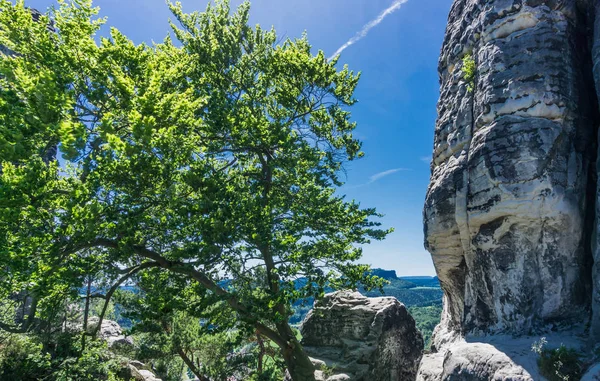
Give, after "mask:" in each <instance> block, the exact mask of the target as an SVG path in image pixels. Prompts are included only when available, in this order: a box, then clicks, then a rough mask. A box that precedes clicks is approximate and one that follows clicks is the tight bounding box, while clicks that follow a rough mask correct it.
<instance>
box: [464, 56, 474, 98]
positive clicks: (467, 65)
mask: <svg viewBox="0 0 600 381" xmlns="http://www.w3.org/2000/svg"><path fill="white" fill-rule="evenodd" d="M462 64H463V65H462V73H463V76H464V78H465V81H466V82H467V90H468V91H469V92H470V93H472V92H473V89H474V88H475V74H476V73H477V66H476V65H475V60H474V59H473V56H472V55H471V54H467V55H465V56H464V57H463V59H462Z"/></svg>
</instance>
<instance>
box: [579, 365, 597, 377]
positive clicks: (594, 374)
mask: <svg viewBox="0 0 600 381" xmlns="http://www.w3.org/2000/svg"><path fill="white" fill-rule="evenodd" d="M581 381H600V363H598V364H594V365H592V366H591V367H590V368H589V369H588V370H587V372H586V373H585V374H584V375H583V377H581Z"/></svg>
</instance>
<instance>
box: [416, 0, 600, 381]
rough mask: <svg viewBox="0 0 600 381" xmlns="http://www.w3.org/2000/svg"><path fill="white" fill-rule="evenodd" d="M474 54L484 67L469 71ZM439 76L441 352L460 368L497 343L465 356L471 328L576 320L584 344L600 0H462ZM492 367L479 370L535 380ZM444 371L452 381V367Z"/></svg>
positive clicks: (559, 325) (437, 346)
mask: <svg viewBox="0 0 600 381" xmlns="http://www.w3.org/2000/svg"><path fill="white" fill-rule="evenodd" d="M465 64H471V65H474V68H475V70H474V73H472V74H474V75H473V78H472V79H471V78H469V76H470V75H469V73H468V72H467V70H465ZM439 75H440V85H441V88H440V100H439V103H438V120H437V124H436V128H435V140H434V153H433V161H432V166H431V182H430V185H429V189H428V192H427V197H426V202H425V208H424V225H425V246H426V248H427V249H428V250H429V251H430V252H431V255H432V258H433V261H434V264H435V267H436V271H437V273H438V276H439V279H440V282H441V285H442V288H443V290H444V294H445V296H444V312H443V316H442V323H441V324H440V325H439V326H438V328H437V329H436V332H435V333H434V337H433V349H434V351H438V352H439V353H442V354H443V356H446V359H445V360H443V359H442V360H443V362H444V366H447V367H449V368H452V367H453V365H452V364H453V361H454V363H456V361H455V360H456V359H457V358H461V359H463V360H464V359H466V358H468V357H469V355H466V354H465V353H470V354H471V355H472V354H473V353H476V352H477V351H479V355H480V356H481V354H482V353H486V351H487V350H488V349H489V348H487V347H485V348H484V347H482V348H479V349H476V348H474V347H471V348H470V349H468V350H466V351H463V352H464V353H463V354H460V353H459V352H460V351H461V350H463V349H461V348H460V345H462V344H459V343H461V342H463V341H464V339H465V338H466V339H467V341H469V340H471V341H472V339H469V338H472V337H483V336H489V335H502V334H507V335H511V336H510V337H514V336H515V335H516V336H523V335H534V334H541V333H543V332H546V331H547V330H549V329H555V330H561V329H574V327H575V326H577V325H578V324H579V323H581V324H579V325H580V326H581V327H582V329H583V330H584V331H583V333H582V339H581V340H580V342H581V341H582V340H583V341H585V340H587V337H588V335H590V336H589V337H590V338H591V340H589V341H587V344H588V346H589V345H591V344H594V343H595V342H596V341H597V340H598V338H600V241H599V240H597V239H596V236H597V230H598V227H599V226H600V223H599V221H600V220H599V218H598V216H600V213H599V212H598V206H600V200H598V197H600V191H599V190H598V184H597V178H598V176H597V168H598V167H597V165H596V160H597V158H598V153H597V151H598V144H597V140H598V127H599V125H600V117H599V115H600V113H599V103H598V94H600V2H599V1H591V0H590V1H584V0H546V1H542V0H455V1H454V4H453V6H452V9H451V11H450V16H449V20H448V27H447V30H446V37H445V40H444V44H443V47H442V52H441V56H440V60H439ZM580 344H581V343H580ZM478 345H484V344H478ZM452 346H454V347H452ZM519 350H520V349H519ZM490 351H491V352H490ZM490 351H487V352H488V353H490V355H489V356H487V360H486V361H492V362H494V361H495V362H500V363H504V364H507V363H508V362H506V361H501V360H499V359H500V357H502V355H506V353H507V352H506V351H503V350H501V349H499V348H498V347H497V346H493V350H491V349H490ZM493 351H496V352H497V353H496V352H493ZM492 352H493V353H492ZM517 352H518V351H517ZM457 353H458V354H457ZM443 356H442V357H443ZM453 356H454V357H453ZM457 356H458V357H457ZM509 357H510V358H508V360H507V361H509V362H511V361H513V360H515V357H514V356H512V355H511V356H509ZM453 359H454V360H453ZM430 360H432V358H428V359H425V360H424V361H430ZM442 360H440V359H439V358H437V360H436V361H438V362H439V361H442ZM457 361H458V360H457ZM461 361H462V360H461ZM459 362H460V361H459ZM469 362H470V363H471V364H477V363H479V364H480V365H481V364H482V361H479V362H478V360H476V359H470V360H469V361H467V360H464V361H463V363H464V364H468V363H469ZM484 362H485V361H484ZM430 365H431V364H430ZM438 365H439V366H441V365H440V364H438ZM439 366H438V368H439ZM422 368H423V366H422ZM459 368H460V367H459ZM491 368H493V369H492V370H490V369H491ZM491 368H490V369H488V370H482V369H479V370H474V374H475V373H476V374H477V376H476V377H475V376H474V377H475V378H468V379H482V380H483V379H511V380H512V379H523V380H526V379H532V377H533V379H537V378H536V376H535V375H532V374H529V373H531V372H529V373H528V374H525V373H527V372H525V373H523V374H524V375H522V376H518V373H519V372H521V370H515V371H514V372H513V373H514V374H513V373H510V372H509V373H510V374H513V375H512V376H510V377H509V378H502V377H504V376H502V377H500V376H498V374H499V375H502V374H508V373H503V372H504V371H503V370H502V369H501V368H502V367H495V368H494V367H491ZM438 370H439V369H438ZM513 370H514V369H513ZM488 371H489V372H488ZM486 372H488V373H486ZM434 373H436V372H434ZM521 373H522V372H521ZM445 374H446V376H444V377H445V378H443V379H453V378H452V377H451V376H449V375H450V374H452V370H451V369H450V370H447V371H446V373H445ZM486 374H487V376H485V375H486ZM439 376H440V375H439V371H438V372H437V375H435V374H434V375H431V378H428V377H425V375H424V374H422V375H421V379H423V380H425V379H441V378H439ZM477 377H480V378H477ZM486 377H489V378H486ZM496 377H498V378H496ZM511 377H512V378H511ZM457 379H461V378H457Z"/></svg>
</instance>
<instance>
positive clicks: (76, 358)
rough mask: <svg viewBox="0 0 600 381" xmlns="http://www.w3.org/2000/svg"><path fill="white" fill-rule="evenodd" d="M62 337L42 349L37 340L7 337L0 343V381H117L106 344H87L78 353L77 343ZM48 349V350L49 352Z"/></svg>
mask: <svg viewBox="0 0 600 381" xmlns="http://www.w3.org/2000/svg"><path fill="white" fill-rule="evenodd" d="M77 337H79V336H74V335H66V334H61V335H57V336H56V337H55V338H54V340H53V341H54V344H53V345H51V346H50V345H49V346H47V348H44V345H43V344H42V343H41V341H40V340H39V338H38V337H36V336H35V335H26V334H9V335H6V336H4V337H3V338H2V339H3V340H2V341H1V343H0V380H11V381H37V380H45V381H96V380H106V381H117V380H118V378H117V377H116V374H117V372H118V371H119V369H120V364H119V363H118V360H117V359H115V358H114V356H112V355H111V354H110V353H109V352H108V351H107V349H106V343H104V342H101V341H91V340H90V341H89V342H88V344H87V348H86V350H85V351H83V353H79V352H80V351H79V348H78V345H79V340H77ZM50 347H51V348H50Z"/></svg>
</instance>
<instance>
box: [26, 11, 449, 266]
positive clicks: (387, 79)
mask: <svg viewBox="0 0 600 381" xmlns="http://www.w3.org/2000/svg"><path fill="white" fill-rule="evenodd" d="M181 2H182V3H183V6H184V9H185V10H186V11H192V10H203V9H204V8H205V7H206V4H207V0H182V1H181ZM240 2H241V0H232V5H233V6H236V5H237V4H239V3H240ZM451 2H452V0H408V1H406V0H395V1H394V0H254V1H252V8H251V23H252V24H260V25H261V26H262V27H263V28H269V27H271V26H274V27H275V29H276V31H277V32H278V35H279V36H280V37H281V36H284V37H290V38H293V37H299V36H300V35H301V34H302V32H303V31H307V33H308V38H309V41H310V42H311V44H312V46H313V48H314V49H315V51H317V50H323V51H324V52H325V54H326V55H327V56H331V55H332V54H334V53H335V52H336V51H338V49H340V48H341V47H342V46H344V44H345V43H346V42H348V41H349V40H350V39H351V38H352V37H354V36H356V35H357V33H360V32H361V31H363V30H364V27H365V25H368V24H369V23H371V26H372V28H371V29H370V30H368V33H366V35H364V36H363V37H362V38H361V39H359V40H358V41H356V42H355V43H354V44H352V45H350V46H348V47H347V48H346V49H344V50H343V52H342V53H341V54H342V55H341V59H340V64H345V63H346V64H348V65H349V66H350V68H351V69H352V70H355V71H361V72H362V78H361V81H360V83H359V86H358V89H357V93H356V97H357V98H358V100H359V102H358V103H357V105H356V106H354V107H353V109H352V113H353V118H354V120H356V121H357V122H358V129H357V131H356V134H355V135H356V136H357V137H359V138H361V139H362V140H363V142H364V146H363V148H364V151H365V158H363V159H361V160H358V161H356V162H354V163H351V164H350V165H348V166H347V167H346V169H347V185H345V186H344V187H343V188H342V189H341V193H344V194H346V195H347V196H348V197H349V198H353V199H356V200H358V201H359V202H360V203H361V204H362V205H363V206H365V207H376V208H377V209H378V211H379V212H381V213H383V214H385V217H384V218H383V219H382V222H383V223H384V226H393V227H394V228H395V229H396V231H395V232H394V233H392V234H391V235H390V236H389V237H388V238H387V239H386V240H385V241H383V242H376V243H373V244H371V245H369V246H367V247H365V249H364V253H365V255H364V260H363V261H364V262H365V263H370V264H371V265H373V266H374V267H381V268H385V269H394V270H396V271H397V273H398V275H434V274H435V271H434V268H433V265H432V262H431V258H430V256H429V254H428V253H427V252H426V251H425V250H424V249H423V224H422V215H421V211H422V207H423V202H424V199H425V191H426V189H427V183H428V181H429V158H430V156H431V150H432V147H433V129H434V123H435V117H436V102H437V98H438V75H437V59H438V55H439V51H440V47H441V44H442V40H443V35H444V29H445V26H446V19H447V15H448V11H449V9H450V5H451ZM26 4H27V5H28V6H31V7H33V8H37V9H39V10H45V9H46V8H47V7H48V6H49V5H51V4H55V1H53V0H29V1H27V0H26ZM394 4H396V5H394ZM95 5H96V6H99V7H100V8H101V11H100V15H101V16H107V17H108V23H107V25H110V26H114V27H117V28H118V29H119V30H121V31H122V32H123V33H125V34H126V35H127V36H128V37H129V38H130V39H132V40H133V41H134V42H136V43H140V42H148V43H151V42H152V41H162V39H163V38H164V37H165V35H166V34H167V33H169V25H168V19H169V17H170V16H171V15H170V13H169V10H168V8H167V6H166V3H165V2H164V1H163V0H95ZM386 10H388V11H387V12H386V13H385V14H384V15H383V16H384V17H381V16H382V13H384V12H385V11H386ZM378 18H379V19H380V21H381V22H379V23H376V21H377V20H378ZM374 24H377V25H374ZM373 25H374V26H373ZM363 34H364V33H363Z"/></svg>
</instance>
